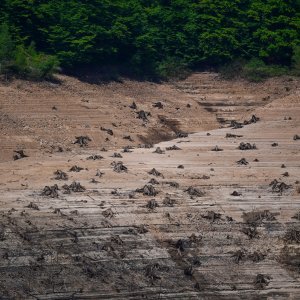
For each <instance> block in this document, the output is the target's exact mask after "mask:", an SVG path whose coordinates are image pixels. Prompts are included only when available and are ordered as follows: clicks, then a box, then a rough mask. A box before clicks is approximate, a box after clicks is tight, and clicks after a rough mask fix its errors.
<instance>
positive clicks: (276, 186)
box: [269, 179, 291, 195]
mask: <svg viewBox="0 0 300 300" xmlns="http://www.w3.org/2000/svg"><path fill="white" fill-rule="evenodd" d="M269 186H271V188H272V192H274V193H279V194H281V195H282V193H283V192H284V191H285V190H288V189H290V188H291V186H290V185H287V184H286V183H284V182H281V181H278V180H277V179H274V180H273V181H272V182H271V183H270V184H269Z"/></svg>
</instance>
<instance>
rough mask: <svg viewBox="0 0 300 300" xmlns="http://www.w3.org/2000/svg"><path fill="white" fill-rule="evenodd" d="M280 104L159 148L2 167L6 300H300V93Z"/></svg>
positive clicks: (0, 227) (0, 247) (84, 153)
mask: <svg viewBox="0 0 300 300" xmlns="http://www.w3.org/2000/svg"><path fill="white" fill-rule="evenodd" d="M199 76H200V75H199ZM202 76H204V75H202ZM205 76H215V75H212V74H209V75H207V74H206V75H205ZM213 78H214V77H213ZM189 80H190V81H189V83H185V86H184V84H183V83H181V86H180V87H179V86H177V88H181V89H183V87H186V86H189V94H190V93H191V89H190V84H191V82H193V84H194V85H195V82H194V81H193V80H196V79H195V78H194V77H191V78H190V79H189ZM199 86H202V88H203V84H200V85H199ZM215 87H216V86H215ZM195 94H197V93H196V92H195V93H194V95H195ZM202 94H203V93H202ZM202 94H201V95H202ZM210 95H212V94H210ZM193 97H194V96H193ZM199 97H200V96H199ZM201 97H202V98H203V97H204V96H203V95H202V96H201ZM206 97H207V98H206V100H205V101H206V102H209V103H210V104H209V105H208V104H207V103H206V104H205V105H206V106H214V104H213V103H215V101H216V98H214V97H212V96H210V97H208V95H206ZM275 98H276V97H275ZM275 98H274V99H267V100H264V101H265V102H266V104H265V103H263V102H259V104H257V103H256V104H255V105H253V107H251V109H250V111H247V110H246V109H245V110H243V109H241V110H240V111H238V112H236V110H234V111H233V116H232V115H230V114H229V113H228V112H226V115H225V116H224V115H223V116H222V118H223V119H224V121H225V122H222V123H218V125H217V126H215V127H220V125H221V127H223V128H218V129H213V130H209V131H207V130H206V131H199V132H197V133H194V134H189V135H188V136H187V137H182V138H178V139H173V140H170V141H166V142H161V143H159V144H156V145H153V147H151V148H138V147H136V146H134V147H129V148H126V149H127V150H126V151H124V149H123V148H122V147H120V148H119V149H118V148H113V147H111V148H109V149H108V151H101V148H102V147H100V146H99V147H97V146H95V145H94V144H93V141H94V138H93V136H92V137H91V141H87V146H83V147H80V144H70V145H69V146H70V147H72V148H71V150H70V151H63V152H53V153H49V152H46V151H45V152H38V148H36V149H29V150H28V152H26V148H25V150H24V151H25V154H29V155H28V156H29V157H24V158H21V159H17V160H15V161H12V160H10V161H3V162H2V163H1V164H0V183H1V185H0V192H1V196H0V203H1V205H0V214H1V218H0V255H1V261H0V266H1V267H0V295H1V297H2V298H3V299H258V298H259V299H275V298H276V299H298V298H300V273H299V264H300V183H299V181H300V139H297V135H298V136H299V135H300V117H299V116H300V93H299V90H298V89H297V88H295V89H294V90H293V92H291V93H289V94H288V95H281V97H278V98H277V99H275ZM207 99H208V100H207ZM242 100H243V99H242ZM195 101H196V100H195ZM197 101H198V100H197ZM199 101H200V100H199ZM203 101H204V100H203ZM218 101H219V100H218ZM128 102H129V101H128ZM198 106H199V107H201V106H200V105H198ZM215 106H216V105H215ZM240 107H242V105H240ZM222 109H223V106H221V107H219V110H218V112H219V113H224V111H223V112H222ZM248 109H249V107H248ZM201 111H202V110H201ZM204 111H205V110H204ZM206 113H207V114H210V116H208V115H207V118H212V116H213V117H214V118H215V113H216V112H214V113H212V112H209V111H206ZM253 115H255V116H256V117H257V118H259V120H258V119H257V120H255V122H252V121H253V120H254V119H253V117H252V116H253ZM198 117H199V118H201V114H200V115H199V116H198ZM233 120H236V123H238V124H240V125H239V126H236V123H234V124H233V123H232V122H231V121H233ZM250 120H252V121H251V122H249V121H250ZM244 121H247V122H246V123H249V124H244ZM186 122H187V121H186ZM230 123H231V125H235V127H241V128H238V129H233V128H232V126H230ZM183 124H185V123H184V122H183ZM181 129H182V128H181ZM184 131H185V130H184ZM74 132H75V131H74ZM74 132H72V134H73V139H75V134H74ZM82 133H86V132H82ZM87 134H88V133H87ZM241 143H244V144H247V143H249V145H250V146H251V147H248V148H250V149H246V150H241V149H240V148H243V149H244V148H245V147H244V146H242V147H240V145H241ZM253 145H255V147H253ZM158 147H159V148H160V151H156V150H157V148H158ZM246 148H247V147H246ZM36 153H38V154H36ZM11 155H12V153H11ZM71 169H72V171H71ZM57 171H58V172H57Z"/></svg>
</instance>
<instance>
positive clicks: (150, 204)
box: [146, 199, 159, 209]
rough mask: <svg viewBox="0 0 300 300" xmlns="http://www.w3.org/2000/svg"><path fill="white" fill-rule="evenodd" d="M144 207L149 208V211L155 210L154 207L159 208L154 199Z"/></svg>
mask: <svg viewBox="0 0 300 300" xmlns="http://www.w3.org/2000/svg"><path fill="white" fill-rule="evenodd" d="M146 207H147V208H149V209H155V208H156V207H159V205H158V203H157V202H156V200H155V199H151V200H149V201H148V202H147V205H146Z"/></svg>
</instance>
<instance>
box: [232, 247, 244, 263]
mask: <svg viewBox="0 0 300 300" xmlns="http://www.w3.org/2000/svg"><path fill="white" fill-rule="evenodd" d="M231 257H233V260H234V262H235V263H236V264H239V263H240V261H241V260H243V258H244V257H245V252H244V251H243V250H237V251H236V252H234V253H233V255H232V256H231Z"/></svg>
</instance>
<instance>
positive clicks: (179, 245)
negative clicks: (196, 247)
mask: <svg viewBox="0 0 300 300" xmlns="http://www.w3.org/2000/svg"><path fill="white" fill-rule="evenodd" d="M175 247H176V249H178V250H179V251H180V252H184V251H185V249H187V248H189V247H190V241H189V240H184V239H179V240H178V241H177V242H176V243H175Z"/></svg>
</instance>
